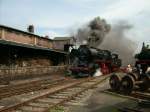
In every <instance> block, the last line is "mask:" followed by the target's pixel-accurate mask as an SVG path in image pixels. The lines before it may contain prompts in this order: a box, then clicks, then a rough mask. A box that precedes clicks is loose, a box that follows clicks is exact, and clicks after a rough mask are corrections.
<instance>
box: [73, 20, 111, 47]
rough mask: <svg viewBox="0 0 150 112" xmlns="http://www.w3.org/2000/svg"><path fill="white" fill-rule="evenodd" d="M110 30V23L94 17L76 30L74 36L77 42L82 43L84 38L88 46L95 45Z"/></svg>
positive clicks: (99, 42)
mask: <svg viewBox="0 0 150 112" xmlns="http://www.w3.org/2000/svg"><path fill="white" fill-rule="evenodd" d="M109 31H110V25H109V24H107V23H106V21H105V20H104V19H101V18H100V17H96V18H95V19H93V20H92V21H90V22H89V24H88V25H86V26H85V27H82V28H80V29H79V30H78V32H77V34H76V35H75V38H76V39H77V42H79V43H82V42H83V41H84V40H86V41H87V42H88V44H89V45H90V46H93V47H95V46H97V45H99V44H101V42H102V41H103V40H104V37H105V35H106V34H107V33H108V32H109Z"/></svg>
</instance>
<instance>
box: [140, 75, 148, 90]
mask: <svg viewBox="0 0 150 112" xmlns="http://www.w3.org/2000/svg"><path fill="white" fill-rule="evenodd" d="M141 81H142V83H140V84H139V85H138V86H139V87H140V90H141V91H146V90H148V88H149V87H150V74H143V75H142V76H141Z"/></svg>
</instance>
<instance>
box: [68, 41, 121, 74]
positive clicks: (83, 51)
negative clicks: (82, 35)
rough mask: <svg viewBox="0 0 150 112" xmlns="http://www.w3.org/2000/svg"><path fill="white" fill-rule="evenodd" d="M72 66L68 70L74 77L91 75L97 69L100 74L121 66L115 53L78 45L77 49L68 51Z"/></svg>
mask: <svg viewBox="0 0 150 112" xmlns="http://www.w3.org/2000/svg"><path fill="white" fill-rule="evenodd" d="M70 58H71V60H73V61H72V63H73V64H72V66H71V67H70V71H71V72H72V74H73V75H74V76H76V77H84V76H93V74H94V73H95V71H96V70H97V69H100V70H101V72H102V74H108V73H111V72H114V71H117V70H118V69H119V67H120V66H121V60H120V59H119V58H118V55H117V54H111V52H110V51H108V50H101V49H97V48H94V47H89V46H88V45H87V44H83V45H80V47H79V48H78V49H72V51H71V53H70Z"/></svg>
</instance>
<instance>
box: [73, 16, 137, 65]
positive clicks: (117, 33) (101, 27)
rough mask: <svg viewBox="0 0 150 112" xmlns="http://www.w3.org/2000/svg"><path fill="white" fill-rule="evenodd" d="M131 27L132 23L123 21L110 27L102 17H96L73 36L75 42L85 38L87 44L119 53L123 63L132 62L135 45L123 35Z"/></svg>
mask: <svg viewBox="0 0 150 112" xmlns="http://www.w3.org/2000/svg"><path fill="white" fill-rule="evenodd" d="M132 28H133V27H132V25H130V24H128V23H127V22H125V21H121V22H118V23H117V24H116V25H113V26H112V27H110V25H109V24H107V23H106V21H105V20H104V19H100V18H99V17H96V18H95V19H93V20H92V21H90V22H89V24H88V25H87V26H84V27H82V28H80V29H79V30H78V32H77V34H76V35H75V38H76V40H77V42H80V43H82V42H83V41H84V40H87V41H88V44H89V46H93V47H96V48H99V49H106V50H110V51H111V52H113V53H117V54H119V57H120V58H121V59H122V63H123V65H127V64H133V63H134V52H135V50H136V48H137V45H136V43H135V42H133V41H131V40H130V39H129V38H128V37H127V36H126V35H125V33H126V31H128V30H130V29H132ZM110 29H111V30H110Z"/></svg>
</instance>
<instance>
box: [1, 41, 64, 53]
mask: <svg viewBox="0 0 150 112" xmlns="http://www.w3.org/2000/svg"><path fill="white" fill-rule="evenodd" d="M0 44H3V45H12V46H18V47H25V48H31V49H37V50H45V51H53V52H58V53H63V54H67V52H64V51H62V50H55V49H50V48H45V47H41V46H36V45H29V44H20V43H16V42H12V41H6V40H1V39H0Z"/></svg>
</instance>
